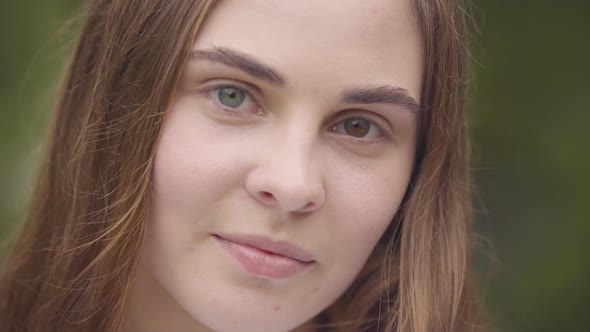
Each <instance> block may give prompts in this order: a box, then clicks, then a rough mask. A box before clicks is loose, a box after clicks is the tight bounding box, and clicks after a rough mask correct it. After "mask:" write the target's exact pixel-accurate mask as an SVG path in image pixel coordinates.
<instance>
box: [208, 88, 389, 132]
mask: <svg viewBox="0 0 590 332" xmlns="http://www.w3.org/2000/svg"><path fill="white" fill-rule="evenodd" d="M221 89H234V90H238V91H240V92H242V93H244V97H245V99H244V103H254V105H255V107H256V110H255V111H250V112H249V111H244V112H246V113H249V114H252V115H255V116H266V112H265V111H264V110H263V109H262V108H261V107H260V106H259V105H258V102H257V100H256V98H255V97H253V96H252V94H251V93H250V92H249V91H248V89H246V88H243V87H241V86H237V85H232V84H219V85H216V86H213V87H211V88H208V89H206V90H205V91H204V92H205V93H206V94H207V95H208V97H209V98H210V99H211V100H212V101H213V103H214V104H215V106H216V107H217V108H220V109H222V110H223V111H225V112H228V113H242V111H239V110H238V109H239V108H240V107H241V105H240V106H238V107H237V108H231V107H227V106H224V105H223V104H222V103H221V102H220V101H219V91H220V90H221ZM365 112H366V111H362V110H360V111H357V110H350V111H347V112H346V113H347V114H346V115H344V116H340V117H339V120H338V121H337V122H336V123H334V124H331V125H330V126H329V127H328V131H329V132H330V133H336V128H339V127H341V126H342V125H343V124H344V122H345V121H346V120H350V119H352V118H357V119H363V120H366V121H368V122H369V123H370V125H371V126H372V127H371V128H370V129H369V130H374V129H376V130H378V131H379V132H380V133H379V137H377V138H371V139H366V138H362V137H355V136H352V135H347V134H346V133H342V134H340V133H336V134H337V135H341V136H344V137H345V138H346V139H349V140H353V141H355V142H360V143H379V142H382V141H383V140H384V139H392V138H393V136H394V131H393V129H392V128H391V126H390V125H389V124H387V123H384V122H386V121H385V120H376V119H374V116H367V115H364V114H362V113H365Z"/></svg>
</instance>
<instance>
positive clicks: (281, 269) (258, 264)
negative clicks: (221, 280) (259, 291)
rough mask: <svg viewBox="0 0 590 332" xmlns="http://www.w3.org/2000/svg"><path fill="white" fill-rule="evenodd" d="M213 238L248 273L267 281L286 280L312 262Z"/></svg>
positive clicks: (216, 237)
mask: <svg viewBox="0 0 590 332" xmlns="http://www.w3.org/2000/svg"><path fill="white" fill-rule="evenodd" d="M214 238H215V239H216V240H217V242H219V244H221V247H222V248H223V249H224V250H225V252H226V253H228V254H229V255H230V256H231V257H232V258H234V259H235V260H237V261H238V263H239V264H240V265H241V266H242V267H243V268H244V270H246V271H247V272H249V273H252V274H255V275H257V276H260V277H264V278H268V279H286V278H289V277H292V276H294V275H296V274H298V273H300V272H302V271H304V270H305V269H307V268H308V267H309V266H310V265H312V264H313V262H309V263H307V262H301V261H298V260H296V259H292V258H289V257H285V256H281V255H276V254H272V253H269V252H266V251H263V250H260V249H257V248H254V247H250V246H246V245H242V244H239V243H235V242H231V241H228V240H226V239H223V238H221V237H218V236H214Z"/></svg>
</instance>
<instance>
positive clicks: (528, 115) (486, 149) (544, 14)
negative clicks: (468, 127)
mask: <svg viewBox="0 0 590 332" xmlns="http://www.w3.org/2000/svg"><path fill="white" fill-rule="evenodd" d="M82 2H83V1H81V0H51V1H41V0H37V1H33V0H19V1H15V0H10V1H8V0H0V45H1V50H0V240H4V239H6V238H7V236H8V234H9V232H10V230H12V229H14V227H15V226H16V225H17V223H18V222H19V220H20V219H21V218H22V215H23V214H24V211H25V209H26V205H27V200H28V197H29V195H30V192H31V187H32V184H33V181H34V174H35V171H36V165H37V160H38V152H39V149H40V145H41V144H42V140H43V136H44V134H45V132H46V127H47V124H48V120H49V118H50V112H51V109H52V106H53V103H54V102H55V100H54V96H55V92H56V91H57V85H58V82H59V79H60V77H61V74H62V68H63V65H64V63H65V59H66V57H67V54H68V51H69V50H70V47H71V44H72V39H73V38H74V36H75V31H76V27H77V26H78V23H77V22H78V21H76V18H77V16H78V15H79V10H80V8H81V3H82ZM473 4H474V7H475V9H474V14H473V17H474V19H475V21H476V22H477V25H478V27H479V28H478V29H477V31H475V30H474V33H473V38H472V39H473V63H474V70H475V79H474V81H473V91H472V94H471V101H470V112H471V117H472V137H473V142H474V153H475V158H474V162H473V174H474V176H475V179H476V186H477V191H478V193H477V198H476V208H477V215H476V228H477V231H478V233H479V234H481V235H482V236H483V237H485V238H486V239H488V240H489V242H491V243H492V244H493V247H490V246H488V245H478V254H477V255H476V262H477V268H478V270H479V275H480V283H481V284H482V287H483V290H484V295H485V301H486V303H487V305H488V307H489V310H490V316H491V319H492V322H493V324H494V325H495V326H496V330H497V331H507V332H512V331H515V332H516V331H518V332H521V331H525V332H527V331H531V332H532V331H586V332H588V331H590V212H589V211H590V201H589V198H590V195H589V194H588V193H587V192H588V190H589V189H590V188H589V185H590V175H589V174H590V148H589V145H590V144H589V143H590V139H589V136H590V37H589V35H590V2H588V1H584V0H579V1H576V0H562V1H555V0H553V1H550V0H520V1H502V0H474V1H473ZM480 242H481V241H480ZM0 248H1V250H6V248H5V247H0ZM2 254H3V252H0V256H1V255H2Z"/></svg>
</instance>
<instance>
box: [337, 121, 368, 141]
mask: <svg viewBox="0 0 590 332" xmlns="http://www.w3.org/2000/svg"><path fill="white" fill-rule="evenodd" d="M343 122H344V123H343V125H344V132H345V133H346V134H348V135H350V136H354V137H358V138H362V137H365V136H367V134H368V133H369V131H370V130H371V122H370V121H368V120H366V119H363V118H350V119H346V120H344V121H343Z"/></svg>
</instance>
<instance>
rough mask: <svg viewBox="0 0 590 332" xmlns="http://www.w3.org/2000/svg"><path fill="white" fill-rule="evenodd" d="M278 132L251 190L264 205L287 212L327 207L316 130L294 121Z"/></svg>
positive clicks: (264, 157)
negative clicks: (324, 205)
mask: <svg viewBox="0 0 590 332" xmlns="http://www.w3.org/2000/svg"><path fill="white" fill-rule="evenodd" d="M275 131H276V132H275V133H274V134H273V136H272V140H271V141H270V142H269V143H270V144H269V145H268V149H265V151H266V153H265V156H263V157H262V158H261V160H260V163H259V165H257V168H256V169H255V170H254V174H252V179H251V182H252V183H251V186H250V188H249V190H250V191H251V193H252V194H253V195H255V196H256V197H257V199H258V200H260V201H262V202H263V203H264V204H266V205H269V204H270V205H278V206H279V207H280V208H281V209H282V210H285V211H289V212H294V211H301V212H303V211H312V210H314V209H317V208H318V207H319V206H321V205H322V204H323V201H324V188H323V183H322V174H321V165H320V163H321V161H320V160H319V154H318V153H317V152H318V151H317V142H316V141H317V140H316V136H317V135H316V133H315V130H314V129H313V128H311V126H305V125H303V124H301V123H300V124H296V123H294V122H291V123H289V124H287V125H285V126H277V127H276V128H275Z"/></svg>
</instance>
